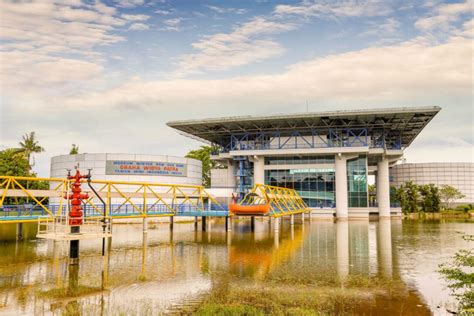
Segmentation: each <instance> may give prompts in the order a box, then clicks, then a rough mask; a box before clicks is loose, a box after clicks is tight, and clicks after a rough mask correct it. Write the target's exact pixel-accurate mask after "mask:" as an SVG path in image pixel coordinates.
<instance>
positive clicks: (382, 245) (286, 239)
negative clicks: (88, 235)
mask: <svg viewBox="0 0 474 316" xmlns="http://www.w3.org/2000/svg"><path fill="white" fill-rule="evenodd" d="M296 222H297V223H296V224H295V225H294V226H290V224H289V222H283V224H282V228H281V230H280V232H279V234H275V232H274V230H273V229H272V227H271V223H269V222H268V220H261V221H260V220H257V223H256V229H255V232H251V231H250V223H249V222H248V221H244V220H242V221H235V222H234V227H233V231H232V232H231V233H230V234H227V233H226V231H225V228H224V223H223V222H221V221H219V220H216V221H212V222H211V224H210V227H209V229H208V230H207V231H206V232H202V231H200V230H197V231H196V230H195V229H194V224H192V223H191V224H178V223H176V224H175V228H174V231H173V233H172V234H171V233H170V230H169V227H168V225H167V224H150V225H149V230H148V234H147V235H146V236H145V238H144V236H143V234H142V227H141V225H121V224H120V225H119V224H117V225H114V237H113V239H112V241H111V244H110V248H109V251H107V254H106V256H105V257H102V254H101V240H94V241H81V253H80V255H81V258H80V264H79V266H77V267H72V268H71V267H70V266H69V264H68V260H67V253H68V247H67V245H66V244H63V243H59V242H56V243H55V242H52V241H44V240H34V239H28V240H25V241H23V242H14V241H4V242H1V243H0V314H5V315H18V314H38V315H42V314H57V315H59V314H64V313H72V314H74V313H75V312H77V311H82V313H83V314H104V315H105V314H119V313H123V314H137V315H138V314H147V313H148V314H152V313H159V312H166V311H180V310H183V309H185V310H193V308H194V306H198V305H199V304H200V302H201V301H202V300H203V299H205V298H206V297H207V296H208V295H209V293H211V292H212V293H216V291H217V292H219V291H222V292H225V291H229V286H233V287H238V286H240V287H243V288H246V287H249V288H256V287H265V286H266V287H277V288H278V287H281V288H284V287H291V286H294V285H298V286H299V285H301V284H303V285H305V286H306V287H307V289H308V290H314V289H317V288H318V287H320V288H321V289H326V288H330V287H331V286H332V287H335V288H340V287H341V284H342V288H343V289H342V291H345V290H347V291H348V292H349V291H359V292H360V293H359V294H360V296H361V297H362V298H364V297H365V296H364V295H365V293H364V291H367V293H366V294H367V295H366V299H364V302H363V303H361V304H360V305H357V306H355V307H353V308H354V309H352V310H351V313H354V314H381V313H383V314H395V313H396V314H404V315H429V314H439V315H445V314H446V311H445V307H446V306H448V307H449V306H453V304H454V301H453V299H452V298H451V297H450V296H449V290H447V289H446V288H445V284H444V283H443V281H442V280H441V279H440V277H439V275H438V273H437V272H436V270H437V269H438V265H439V264H440V263H442V262H446V261H448V260H449V258H450V257H451V256H452V255H453V254H454V253H455V252H456V251H457V250H459V249H461V248H468V247H469V245H468V244H467V242H466V241H464V240H462V238H461V235H460V232H463V233H470V234H474V226H473V223H472V222H469V221H424V222H422V221H401V220H398V221H391V222H390V221H381V222H377V221H376V222H368V221H349V222H337V223H333V222H321V221H314V220H313V221H312V222H309V221H308V220H306V222H305V223H304V224H301V223H300V222H298V221H296ZM29 229H30V230H32V231H33V230H34V227H31V228H29ZM12 234H14V229H13V228H5V227H3V228H2V231H1V232H0V235H1V237H2V238H4V239H6V238H7V237H11V236H12ZM354 277H357V278H359V279H360V280H361V281H359V282H362V281H363V280H366V281H367V282H375V283H377V284H378V287H380V290H377V291H374V290H372V291H371V292H370V293H369V292H368V290H366V289H365V288H363V287H361V289H360V290H358V289H357V288H355V289H354V287H352V288H349V287H348V288H347V289H346V287H345V286H344V284H346V283H344V280H353V279H354ZM359 279H356V280H359ZM334 280H338V282H339V281H340V283H337V282H336V283H335V282H334ZM347 282H349V281H347ZM392 282H394V284H395V283H396V284H397V286H396V287H393V285H392ZM385 284H387V286H386V287H387V289H388V288H389V286H392V287H390V289H396V291H395V290H392V292H396V293H390V294H389V295H387V293H385V292H384V287H385ZM224 285H225V286H224ZM338 291H339V290H338ZM379 292H380V295H379V294H377V293H379ZM374 293H375V294H374Z"/></svg>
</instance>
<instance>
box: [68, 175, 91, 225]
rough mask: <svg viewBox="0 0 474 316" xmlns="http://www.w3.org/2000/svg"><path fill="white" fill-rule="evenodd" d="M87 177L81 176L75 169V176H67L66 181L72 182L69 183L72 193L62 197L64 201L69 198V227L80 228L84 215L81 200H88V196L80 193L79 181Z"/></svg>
mask: <svg viewBox="0 0 474 316" xmlns="http://www.w3.org/2000/svg"><path fill="white" fill-rule="evenodd" d="M87 177H88V176H83V175H81V172H80V171H79V169H76V174H75V175H74V176H71V175H70V174H68V176H67V178H68V180H74V182H72V183H71V191H72V193H71V194H69V197H68V196H67V195H65V196H64V198H65V199H67V198H69V200H71V210H70V211H69V225H70V226H80V225H82V221H83V217H82V215H83V214H84V213H83V212H82V200H85V199H88V198H89V194H87V193H81V192H82V189H81V179H86V178H87Z"/></svg>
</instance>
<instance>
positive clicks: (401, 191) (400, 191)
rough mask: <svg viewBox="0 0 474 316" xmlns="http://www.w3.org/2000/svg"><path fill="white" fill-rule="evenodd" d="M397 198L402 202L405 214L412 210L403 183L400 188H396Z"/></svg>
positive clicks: (401, 205)
mask: <svg viewBox="0 0 474 316" xmlns="http://www.w3.org/2000/svg"><path fill="white" fill-rule="evenodd" d="M395 200H396V201H397V202H398V203H400V207H401V208H402V212H403V214H408V213H409V212H410V210H409V209H408V203H407V200H408V198H407V194H406V192H405V187H404V186H403V185H400V187H399V188H396V189H395Z"/></svg>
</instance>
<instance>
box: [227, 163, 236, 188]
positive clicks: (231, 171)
mask: <svg viewBox="0 0 474 316" xmlns="http://www.w3.org/2000/svg"><path fill="white" fill-rule="evenodd" d="M227 185H228V187H229V188H232V190H235V188H236V186H237V181H236V176H235V167H234V162H233V161H232V160H229V161H228V162H227Z"/></svg>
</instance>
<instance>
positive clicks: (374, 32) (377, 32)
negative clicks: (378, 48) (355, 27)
mask: <svg viewBox="0 0 474 316" xmlns="http://www.w3.org/2000/svg"><path fill="white" fill-rule="evenodd" d="M400 25H401V24H400V22H399V21H398V20H397V19H395V18H387V19H385V21H384V22H382V23H380V22H369V30H367V31H365V32H363V33H361V34H360V36H379V37H386V36H394V35H396V33H397V31H398V30H399V28H400Z"/></svg>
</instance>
